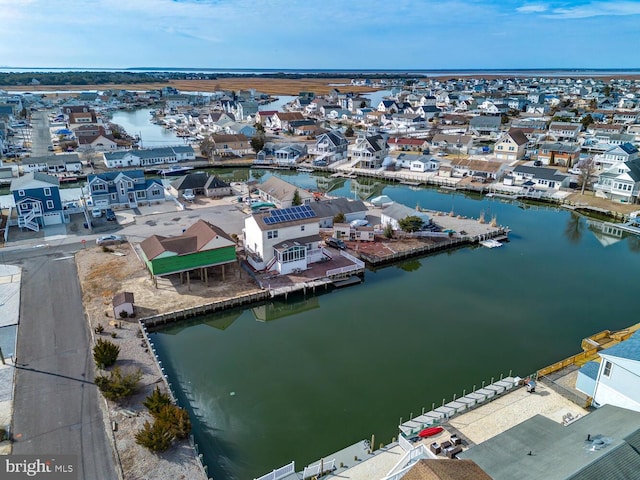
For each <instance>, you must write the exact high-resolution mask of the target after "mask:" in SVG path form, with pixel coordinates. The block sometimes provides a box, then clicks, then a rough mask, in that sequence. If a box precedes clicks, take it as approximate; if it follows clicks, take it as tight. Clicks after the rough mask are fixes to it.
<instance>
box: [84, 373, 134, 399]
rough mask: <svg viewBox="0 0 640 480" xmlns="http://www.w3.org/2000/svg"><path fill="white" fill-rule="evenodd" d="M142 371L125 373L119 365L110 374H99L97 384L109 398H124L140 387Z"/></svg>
mask: <svg viewBox="0 0 640 480" xmlns="http://www.w3.org/2000/svg"><path fill="white" fill-rule="evenodd" d="M141 378H142V371H141V370H140V369H138V370H135V371H132V372H128V373H123V372H122V371H121V370H120V368H119V367H116V368H114V369H113V370H112V371H111V372H109V375H108V376H105V375H98V376H97V377H96V379H95V384H96V385H97V386H98V388H99V389H100V391H101V392H102V394H103V395H104V396H105V398H106V399H107V400H113V401H118V400H122V399H123V398H126V397H128V396H130V395H131V394H133V393H135V391H136V390H137V389H138V385H139V382H140V379H141Z"/></svg>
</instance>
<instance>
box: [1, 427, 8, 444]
mask: <svg viewBox="0 0 640 480" xmlns="http://www.w3.org/2000/svg"><path fill="white" fill-rule="evenodd" d="M8 439H9V435H8V432H7V431H6V430H5V429H4V428H0V442H4V441H5V440H8Z"/></svg>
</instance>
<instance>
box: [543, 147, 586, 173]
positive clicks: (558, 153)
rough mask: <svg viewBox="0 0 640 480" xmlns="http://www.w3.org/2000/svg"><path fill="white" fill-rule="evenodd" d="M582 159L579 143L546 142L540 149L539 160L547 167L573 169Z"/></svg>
mask: <svg viewBox="0 0 640 480" xmlns="http://www.w3.org/2000/svg"><path fill="white" fill-rule="evenodd" d="M579 159H580V144H579V143H577V142H545V143H542V144H541V145H540V147H539V148H538V160H540V161H541V162H542V163H543V164H545V165H562V166H565V167H567V168H571V167H572V166H573V165H575V164H576V163H577V162H578V160H579Z"/></svg>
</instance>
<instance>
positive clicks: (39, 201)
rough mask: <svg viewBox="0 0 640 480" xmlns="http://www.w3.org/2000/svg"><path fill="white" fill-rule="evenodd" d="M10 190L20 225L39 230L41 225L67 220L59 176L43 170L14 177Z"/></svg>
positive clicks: (35, 230)
mask: <svg viewBox="0 0 640 480" xmlns="http://www.w3.org/2000/svg"><path fill="white" fill-rule="evenodd" d="M9 191H10V192H11V194H12V195H13V200H14V203H15V205H16V209H17V211H18V227H20V228H27V229H29V230H33V231H34V232H37V231H39V230H40V228H41V227H44V226H47V225H55V224H59V223H63V222H64V221H65V218H64V214H63V209H62V200H61V199H60V182H59V180H58V179H57V177H54V176H52V175H47V174H46V173H41V172H31V173H27V174H25V175H24V176H22V177H19V178H14V179H13V180H12V181H11V185H10V187H9Z"/></svg>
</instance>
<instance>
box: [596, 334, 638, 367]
mask: <svg viewBox="0 0 640 480" xmlns="http://www.w3.org/2000/svg"><path fill="white" fill-rule="evenodd" d="M600 355H601V356H610V357H617V358H626V359H628V360H635V361H640V331H638V332H636V333H634V334H633V335H631V337H629V338H628V339H627V340H625V341H624V342H620V343H618V344H617V345H614V346H613V347H609V348H607V349H605V350H603V351H601V352H600Z"/></svg>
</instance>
